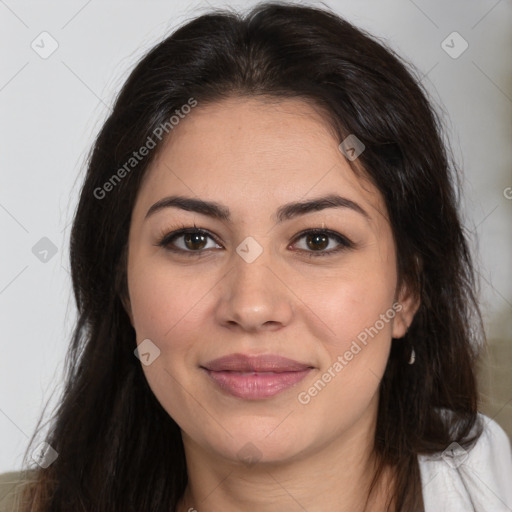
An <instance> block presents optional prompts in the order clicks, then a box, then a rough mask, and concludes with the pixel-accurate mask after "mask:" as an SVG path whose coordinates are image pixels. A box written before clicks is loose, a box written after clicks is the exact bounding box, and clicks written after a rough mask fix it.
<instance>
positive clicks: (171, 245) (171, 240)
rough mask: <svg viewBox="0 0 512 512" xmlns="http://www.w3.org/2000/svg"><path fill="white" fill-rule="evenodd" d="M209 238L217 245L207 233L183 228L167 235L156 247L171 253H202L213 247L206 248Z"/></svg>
mask: <svg viewBox="0 0 512 512" xmlns="http://www.w3.org/2000/svg"><path fill="white" fill-rule="evenodd" d="M208 238H209V239H210V240H213V241H214V242H215V243H216V241H215V239H214V238H213V237H212V236H211V235H210V234H209V233H208V232H207V231H205V230H204V229H199V228H197V227H195V226H194V227H193V228H182V229H178V230H176V231H172V232H171V233H167V234H165V235H164V236H163V237H161V238H160V241H159V242H158V243H157V244H156V245H158V246H160V247H164V248H165V249H166V250H168V251H171V252H181V253H186V252H189V253H201V252H202V251H204V250H206V249H211V247H207V246H206V243H207V239H208ZM175 240H180V242H181V244H176V243H175Z"/></svg>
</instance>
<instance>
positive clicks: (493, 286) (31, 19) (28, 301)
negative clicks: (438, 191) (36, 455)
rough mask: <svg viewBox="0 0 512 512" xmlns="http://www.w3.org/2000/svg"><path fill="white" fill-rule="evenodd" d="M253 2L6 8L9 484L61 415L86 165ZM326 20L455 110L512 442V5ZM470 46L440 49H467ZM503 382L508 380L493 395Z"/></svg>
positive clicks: (1, 192)
mask: <svg viewBox="0 0 512 512" xmlns="http://www.w3.org/2000/svg"><path fill="white" fill-rule="evenodd" d="M254 3H255V2H236V3H235V2H220V1H219V2H216V1H211V2H210V3H207V2H205V1H203V2H193V3H189V2H184V1H156V0H153V1H147V2H143V1H122V2H121V1H105V0H103V1H99V0H90V1H87V0H80V1H75V0H73V1H70V0H68V1H63V0H61V1H58V2H57V1H56V2H43V1H31V2H26V1H16V0H0V41H1V43H0V54H1V67H0V119H1V134H0V140H1V146H0V147H1V152H0V173H1V181H0V183H1V187H0V229H1V233H2V246H1V249H0V254H1V258H2V259H1V265H0V314H1V329H2V334H1V341H0V343H1V345H0V348H1V350H0V472H2V471H7V470H13V469H18V468H20V467H21V457H22V454H23V452H24V451H25V449H26V446H27V442H28V438H29V437H30V436H31V435H32V432H33V429H34V427H35V424H36V420H37V418H38V416H39V414H40V413H41V411H42V407H43V405H44V403H45V402H46V401H47V400H48V399H50V409H51V407H52V406H53V405H55V403H56V399H57V398H58V395H59V393H60V390H61V383H62V369H63V362H64V355H65V351H66V348H67V345H68V342H69V336H70V333H71V328H72V325H73V322H74V320H75V310H74V302H73V299H72V295H71V282H70V277H69V263H68V237H69V232H70V222H71V220H72V214H73V211H74V208H75V205H76V201H77V195H78V192H79V188H80V184H81V181H82V177H83V172H84V166H83V163H84V159H85V156H86V153H87V152H88V150H89V148H90V145H91V143H92V140H93V137H94V135H95V134H96V132H97V131H98V130H99V128H100V126H101V124H102V122H103V121H104V119H105V117H106V115H107V114H108V111H109V106H110V105H111V102H112V99H113V96H114V94H115V93H116V92H117V91H118V90H119V88H120V86H121V84H122V82H123V80H124V78H126V76H127V73H128V72H129V71H130V70H131V68H132V67H133V65H134V64H135V62H136V61H137V60H138V58H139V57H140V56H142V54H143V53H144V52H145V51H146V50H147V49H148V48H149V47H151V46H152V45H153V44H155V43H156V42H158V41H159V40H160V39H162V38H163V37H164V36H165V35H166V34H168V33H169V32H170V31H171V29H172V28H174V27H175V26H177V25H178V24H181V23H182V22H184V21H185V20H186V19H188V18H192V17H194V16H196V15H198V14H200V13H202V12H204V11H205V10H208V8H209V6H210V5H212V6H223V5H230V6H233V7H235V8H241V9H246V8H248V7H250V6H251V5H253V4H254ZM311 3H312V4H315V3H317V2H311ZM325 5H328V6H329V7H331V8H332V9H334V10H335V11H336V12H338V13H339V14H341V15H342V16H345V17H346V18H347V19H348V20H349V21H351V22H353V23H355V24H356V25H358V26H360V27H362V28H365V29H367V30H369V31H370V32H372V33H373V34H375V35H377V36H379V37H381V38H383V39H384V40H386V41H387V42H388V43H389V44H391V46H392V47H394V48H395V49H396V50H397V51H398V52H399V53H400V54H401V55H402V56H403V57H405V58H406V59H408V60H409V61H411V62H412V63H413V64H415V65H416V67H417V68H418V70H419V72H420V73H421V74H422V75H424V77H423V83H424V84H425V85H426V87H427V88H428V89H429V91H431V93H432V94H433V96H434V100H435V101H436V103H437V104H438V106H439V108H441V109H442V110H444V111H445V121H446V122H447V123H448V129H449V136H450V139H451V143H452V146H453V149H454V152H455V156H456V158H457V161H458V163H459V165H461V166H462V167H463V169H464V173H465V182H464V190H463V196H464V212H465V213H464V214H465V221H466V224H467V226H468V229H470V230H471V231H472V232H474V233H476V234H477V236H478V239H479V245H478V246H476V245H475V247H474V248H475V254H476V258H477V261H478V264H479V272H480V274H481V278H482V279H481V284H482V288H481V300H482V307H483V312H484V315H485V321H486V327H487V330H488V334H489V338H490V340H491V342H492V343H496V344H498V345H499V346H502V347H505V349H504V350H503V351H502V352H500V354H504V355H501V356H500V359H501V360H500V361H498V362H497V363H498V366H499V367H498V366H497V367H496V368H495V369H496V372H497V373H495V374H493V368H491V370H490V373H488V375H487V377H486V379H487V380H486V383H487V384H486V387H485V392H486V393H489V394H493V393H495V392H497V391H499V398H496V397H492V396H491V397H490V398H491V399H492V400H494V402H493V407H494V408H493V409H492V411H493V412H494V413H493V416H494V417H495V419H496V421H498V423H500V424H502V426H504V428H506V429H508V433H509V435H511V434H512V427H511V425H512V389H511V388H512V382H511V379H510V373H511V372H512V370H510V368H511V367H512V355H511V354H512V349H510V345H511V344H512V257H511V256H512V229H511V225H512V222H511V214H512V199H510V198H511V197H512V189H511V188H508V187H512V175H511V168H512V149H511V148H512V144H511V141H512V137H511V135H512V126H511V119H512V116H511V114H512V71H511V65H510V64H511V63H512V4H511V2H510V1H506V0H501V1H496V0H481V1H467V0H458V1H450V2H446V1H444V0H436V1H425V0H415V1H414V2H413V1H409V0H393V1H388V0H386V1H383V0H371V1H370V0H366V1H361V0H359V1H356V0H350V1H342V0H332V1H329V0H326V2H325ZM43 31H46V32H48V33H49V34H51V37H52V38H54V39H55V40H56V41H57V43H58V45H59V46H58V48H57V50H56V51H55V52H54V53H53V54H52V55H51V56H49V57H48V58H47V59H43V58H41V57H40V56H39V55H38V53H36V52H35V51H34V50H33V49H32V48H31V43H32V42H33V41H35V43H34V44H35V45H36V44H37V45H39V47H40V48H41V47H42V46H43V44H44V47H45V48H46V49H48V48H49V39H45V40H44V41H43V42H41V37H44V36H39V35H40V34H41V32H43ZM454 31H456V32H458V33H459V34H460V35H461V36H462V37H463V38H464V39H465V40H466V41H467V43H468V45H469V46H468V49H467V50H466V51H465V52H464V53H462V55H460V56H459V57H458V58H455V59H454V58H452V57H451V56H450V55H448V54H447V53H446V52H445V50H444V49H443V47H442V42H443V41H444V40H445V39H446V38H447V36H448V35H449V34H451V33H452V32H454ZM46 37H47V36H46ZM460 43H461V41H460V40H457V39H455V40H454V42H453V43H452V42H451V39H448V42H447V43H445V44H449V45H451V46H454V48H455V50H457V49H458V48H459V49H460V48H461V46H459V45H460ZM40 51H42V48H41V50H40ZM452 51H454V50H452ZM506 196H508V197H509V199H507V197H506ZM42 237H47V238H49V239H50V240H51V241H52V242H53V244H55V246H56V247H57V253H56V254H55V255H54V256H53V257H51V258H49V259H48V261H47V262H42V261H40V259H38V258H37V257H36V255H35V254H34V253H33V252H32V248H33V246H34V245H35V244H36V243H37V242H38V241H39V240H40V239H41V238H42ZM42 256H43V255H40V257H42ZM500 344H501V345H500ZM498 345H497V346H498ZM503 358H505V359H504V360H503ZM500 369H501V371H502V375H503V378H502V377H500V379H501V380H499V382H498V381H496V382H495V381H494V380H492V379H493V375H498V373H499V371H500ZM503 371H504V372H505V373H503ZM507 375H508V376H509V378H508V380H507ZM489 379H490V380H489ZM52 392H54V393H53V395H52ZM496 396H497V395H496ZM51 397H52V398H51ZM489 410H490V409H489ZM41 440H42V439H41Z"/></svg>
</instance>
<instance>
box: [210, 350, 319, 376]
mask: <svg viewBox="0 0 512 512" xmlns="http://www.w3.org/2000/svg"><path fill="white" fill-rule="evenodd" d="M202 367H203V368H206V369H207V370H211V371H214V372H221V371H233V372H251V371H253V372H276V373H279V372H298V371H304V370H307V369H309V368H313V366H312V365H310V364H306V363H300V362H299V361H295V360H293V359H288V358H287V357H282V356H278V355H275V354H264V355H257V356H249V355H245V354H230V355H228V356H224V357H220V358H218V359H213V360H212V361H208V362H207V363H205V364H204V365H202Z"/></svg>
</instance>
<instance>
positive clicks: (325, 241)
mask: <svg viewBox="0 0 512 512" xmlns="http://www.w3.org/2000/svg"><path fill="white" fill-rule="evenodd" d="M311 240H314V241H313V243H310V241H311ZM318 241H321V242H320V243H321V247H318V245H315V244H316V243H317V242H318ZM307 244H308V247H309V248H310V249H314V250H323V249H325V248H326V247H327V246H328V245H329V237H327V236H325V235H322V234H314V235H308V236H307Z"/></svg>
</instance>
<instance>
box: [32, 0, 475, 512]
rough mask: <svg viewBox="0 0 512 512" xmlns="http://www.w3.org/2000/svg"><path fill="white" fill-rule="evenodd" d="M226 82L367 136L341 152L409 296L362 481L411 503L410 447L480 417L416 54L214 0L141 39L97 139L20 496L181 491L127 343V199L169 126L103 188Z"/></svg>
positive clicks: (466, 310)
mask: <svg viewBox="0 0 512 512" xmlns="http://www.w3.org/2000/svg"><path fill="white" fill-rule="evenodd" d="M233 96H239V97H244V96H245V97H256V96H266V97H273V98H277V99H279V98H282V99H286V98H301V99H303V100H305V101H308V102H310V103H311V104H313V105H315V106H317V107H318V108H320V109H321V110H322V111H323V112H325V113H326V121H327V122H328V124H329V126H330V127H331V128H332V129H333V130H335V131H336V133H337V134H338V136H339V140H340V142H341V141H342V140H343V139H344V138H345V137H346V136H347V135H349V134H354V135H356V136H357V137H358V138H359V139H360V140H361V141H363V143H364V145H365V146H366V149H365V151H364V152H363V153H362V154H361V155H360V156H359V158H358V166H357V167H356V166H355V165H354V164H351V165H353V168H354V172H358V173H360V174H361V173H363V174H364V177H365V178H366V179H370V180H371V181H372V182H373V183H374V184H375V185H376V187H377V188H378V189H379V190H380V192H381V193H382V196H383V198H384V200H385V203H386V206H387V210H388V214H389V218H390V222H391V226H392V231H393V236H394V239H395V243H396V247H397V266H398V275H399V281H400V282H401V283H403V282H407V283H408V284H409V285H410V286H411V288H412V289H413V290H414V292H416V293H417V294H418V296H419V298H420V300H421V304H420V307H419V310H418V312H417V314H416V316H415V318H414V321H413V323H412V325H411V326H410V328H409V331H408V332H407V334H406V336H405V337H404V338H402V339H400V341H398V340H393V341H392V348H391V353H390V357H389V360H388V364H387V367H386V371H385V374H384V377H383V379H382V381H381V385H380V401H379V409H378V418H377V429H376V433H375V446H374V451H375V455H376V458H377V460H378V461H379V466H378V468H376V469H377V470H376V473H375V478H374V484H375V483H377V481H378V477H379V474H381V471H382V470H383V468H386V467H390V468H392V469H393V471H394V474H395V476H396V478H395V481H394V485H393V488H392V489H390V491H392V492H391V494H390V497H391V498H390V502H389V507H388V510H396V511H401V512H413V511H417V510H422V508H423V506H422V498H421V496H422V492H421V482H420V474H419V467H418V461H417V456H418V454H430V453H435V452H440V451H443V450H444V449H445V448H447V447H448V445H450V444H451V443H452V442H453V441H457V442H458V443H459V444H460V445H462V446H463V447H465V448H468V447H470V446H471V445H472V444H473V443H474V442H475V441H476V439H478V437H479V435H480V434H481V425H480V424H479V422H478V415H477V388H476V381H475V380H476V379H475V369H474V368H475V366H474V365H475V361H476V358H477V356H478V351H477V347H478V346H480V344H481V342H482V340H483V330H482V322H481V318H480V314H479V310H478V305H477V302H476V299H475V292H474V289H475V284H474V283H475V280H474V270H473V266H472V261H471V257H470V253H469V250H468V243H467V238H466V234H465V232H464V229H463V227H462V225H461V220H460V217H459V214H458V196H457V187H458V182H457V179H458V178H457V176H458V175H457V170H456V168H455V165H454V164H453V162H452V159H451V158H450V157H449V154H448V150H447V149H446V147H445V144H444V143H443V136H442V127H441V123H440V120H439V117H438V115H437V114H436V113H435V111H434V110H433V108H432V107H431V105H430V102H429V100H428V95H427V94H426V92H425V90H424V89H423V87H422V85H421V82H420V80H419V78H418V76H417V73H416V71H415V70H414V68H413V67H412V66H410V65H409V64H407V63H404V62H403V61H402V60H401V59H400V58H399V57H398V56H397V55H395V53H394V52H393V51H392V50H391V49H390V48H388V47H387V46H386V45H385V44H384V43H382V42H380V41H378V40H377V39H376V38H374V37H372V36H371V35H369V34H367V33H365V32H363V31H362V30H359V29H357V28H356V27H354V26H353V25H352V24H350V23H349V22H347V21H345V20H344V19H342V18H340V17H339V16H337V15H335V14H334V13H332V12H330V11H328V10H327V9H323V8H322V9H320V8H314V7H306V6H303V5H295V4H291V3H286V4H280V3H267V4H260V5H258V6H257V7H255V8H254V9H253V10H251V11H250V12H249V13H248V14H246V15H243V16H242V15H240V14H237V13H234V12H231V11H214V12H212V13H210V14H206V15H202V16H200V17H198V18H196V19H194V20H192V21H190V22H188V23H186V24H185V25H184V26H182V27H181V28H179V29H178V30H176V31H175V32H174V33H173V34H171V35H170V36H169V37H167V38H165V39H164V40H163V41H162V42H160V43H159V44H157V45H156V46H155V47H154V48H152V49H151V50H150V51H149V52H148V53H147V54H146V55H145V56H144V58H143V59H142V60H141V61H140V62H139V63H138V64H137V66H136V67H135V68H134V70H133V71H132V72H131V74H130V76H129V78H128V79H127V80H126V82H125V84H124V86H123V87H122V90H121V91H120V94H119V95H118V97H117V99H116V101H115V105H114V108H113V111H112V113H111V114H110V116H109V117H108V119H107V120H106V122H105V123H104V125H103V127H102V129H101V131H100V133H99V134H98V136H97V139H96V141H95V143H94V146H93V147H92V150H91V153H90V155H89V159H88V168H87V174H86V176H85V182H84V184H83V188H82V190H81V195H80V199H79V203H78V207H77V210H76V214H75V218H74V224H73V228H72V233H71V251H70V260H71V262H70V263H71V273H72V280H73V290H74V296H75V300H76V304H77V308H78V321H77V325H76V327H75V330H74V333H73V337H72V340H71V343H70V347H69V352H68V354H67V357H66V376H65V390H64V393H63V397H62V399H61V401H60V402H59V406H58V409H57V410H56V412H55V413H54V415H53V417H52V421H51V425H50V429H49V432H48V434H47V436H46V441H47V442H48V443H49V444H50V445H51V447H52V448H53V449H54V450H56V452H57V453H58V458H57V459H56V460H55V461H54V462H53V463H52V464H51V465H50V466H49V467H47V468H46V469H42V468H39V467H38V468H36V469H35V470H34V471H35V484H34V485H33V486H31V492H30V494H27V496H28V497H29V501H30V502H31V503H32V506H31V508H29V507H27V509H26V510H33V511H37V512H43V511H51V512H64V511H66V512H68V511H70V510H73V511H77V512H78V511H87V512H92V511H95V512H96V511H97V512H100V511H102V512H103V511H105V512H107V511H108V512H112V511H123V512H130V511H133V512H140V511H141V510H144V511H145V512H150V511H151V512H157V511H164V510H165V511H173V510H174V507H175V506H176V504H177V502H178V500H179V498H180V497H181V495H182V493H183V491H184V489H185V486H186V484H187V472H186V464H185V456H184V450H183V444H182V439H181V432H180V429H179V427H178V425H177V424H176V423H175V422H174V420H173V419H172V418H171V417H170V416H169V415H168V414H167V412H166V411H165V410H164V409H163V408H162V407H161V405H160V404H159V402H158V401H157V399H156V398H155V396H154V394H153V393H152V391H151V389H150V387H149V386H148V383H147V381H146V379H145V377H144V373H143V371H142V368H141V364H140V361H139V360H138V359H137V358H136V357H135V356H134V349H135V348H136V340H135V332H134V330H133V328H132V326H131V323H130V320H129V317H128V315H127V313H126V311H125V309H124V307H123V300H125V299H126V293H127V290H126V251H127V243H128V232H129V228H130V216H131V212H132V209H133V206H134V202H135V199H136V196H137V193H138V190H139V187H140V184H141V180H142V179H143V176H144V173H145V171H146V170H147V168H148V166H149V164H150V163H151V162H152V160H153V159H154V157H155V155H156V154H157V153H158V149H159V148H160V147H161V146H162V142H163V141H165V138H162V140H161V141H160V140H158V141H156V147H155V148H154V149H153V150H152V151H150V153H149V154H148V155H147V156H146V157H145V158H144V159H143V160H142V161H140V162H139V163H138V164H137V166H136V167H135V168H134V169H133V170H131V171H130V172H127V173H124V174H125V175H123V178H122V179H121V180H119V181H118V182H116V183H115V186H113V187H111V188H112V190H110V191H109V192H108V193H107V194H104V195H103V194H102V195H103V197H100V198H99V197H98V196H99V194H98V190H99V189H102V188H104V184H105V183H107V182H109V180H110V179H111V178H112V175H113V174H114V173H116V172H117V170H118V169H120V168H122V167H123V165H125V164H126V162H127V161H128V160H129V159H130V158H131V157H132V154H133V152H134V151H136V150H138V149H139V148H140V147H141V146H143V145H145V144H146V143H147V140H148V137H153V139H154V138H155V137H154V133H155V130H156V129H157V128H158V127H159V126H161V125H162V124H163V123H165V122H168V120H169V118H170V116H172V115H173V114H174V113H175V111H176V109H180V107H181V106H182V105H185V104H187V103H188V102H189V100H190V99H191V98H194V99H195V101H197V102H198V104H199V105H205V104H208V103H209V102H216V101H219V100H222V99H223V98H227V97H233ZM191 115H193V114H191ZM169 136H170V137H172V131H169ZM361 169H363V171H361ZM361 175H362V174H361ZM411 346H414V350H415V352H416V363H415V364H414V365H408V364H407V361H408V359H409V355H410V350H411ZM445 413H449V414H446V415H443V414H445ZM38 427H39V425H38ZM475 427H478V428H475ZM27 453H29V450H27ZM391 506H392V507H393V508H391Z"/></svg>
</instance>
